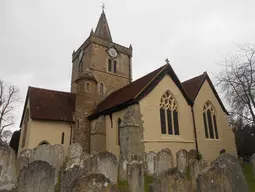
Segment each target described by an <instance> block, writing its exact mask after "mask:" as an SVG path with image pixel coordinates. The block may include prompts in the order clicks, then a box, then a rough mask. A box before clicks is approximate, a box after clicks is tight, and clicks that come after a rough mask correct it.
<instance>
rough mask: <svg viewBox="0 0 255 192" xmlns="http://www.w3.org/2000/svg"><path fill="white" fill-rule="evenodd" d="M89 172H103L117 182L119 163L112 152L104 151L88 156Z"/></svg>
mask: <svg viewBox="0 0 255 192" xmlns="http://www.w3.org/2000/svg"><path fill="white" fill-rule="evenodd" d="M90 168H91V172H97V173H102V174H104V175H105V176H106V177H107V178H109V179H110V180H111V181H112V182H115V183H117V180H118V169H119V163H118V161H117V158H116V156H115V155H114V154H112V153H110V152H108V151H104V152H99V153H97V154H95V155H93V156H91V157H90Z"/></svg>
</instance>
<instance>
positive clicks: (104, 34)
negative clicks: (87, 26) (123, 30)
mask: <svg viewBox="0 0 255 192" xmlns="http://www.w3.org/2000/svg"><path fill="white" fill-rule="evenodd" d="M95 35H96V36H97V37H99V38H101V39H104V40H106V41H110V42H112V36H111V32H110V28H109V26H108V22H107V19H106V16H105V13H104V10H103V12H102V14H101V16H100V19H99V21H98V23H97V28H96V31H95Z"/></svg>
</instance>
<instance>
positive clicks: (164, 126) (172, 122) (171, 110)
mask: <svg viewBox="0 0 255 192" xmlns="http://www.w3.org/2000/svg"><path fill="white" fill-rule="evenodd" d="M160 122H161V133H162V134H169V135H180V132H179V121H178V106H177V103H176V100H175V98H174V97H173V95H172V94H171V92H170V91H169V90H168V91H166V92H165V93H164V95H163V96H162V97H161V101H160Z"/></svg>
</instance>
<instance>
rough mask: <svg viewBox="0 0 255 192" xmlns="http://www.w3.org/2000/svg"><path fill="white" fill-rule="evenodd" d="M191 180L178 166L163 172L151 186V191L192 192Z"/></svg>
mask: <svg viewBox="0 0 255 192" xmlns="http://www.w3.org/2000/svg"><path fill="white" fill-rule="evenodd" d="M190 191H191V190H190V185H189V181H188V180H187V178H186V176H185V175H184V174H183V173H181V172H179V171H178V170H177V168H171V169H168V170H167V171H163V172H161V173H160V174H159V175H158V177H157V178H156V179H155V180H154V182H153V184H152V185H151V186H150V192H190Z"/></svg>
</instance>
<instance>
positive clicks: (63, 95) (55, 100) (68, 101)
mask: <svg viewBox="0 0 255 192" xmlns="http://www.w3.org/2000/svg"><path fill="white" fill-rule="evenodd" d="M28 99H29V102H30V117H31V118H32V119H40V120H53V121H67V122H73V114H74V112H75V94H73V93H68V92H61V91H53V90H48V89H41V88H35V87H29V88H28V93H27V99H26V104H27V100H28ZM26 104H25V107H26ZM25 107H24V111H25ZM24 111H23V115H22V119H23V116H24ZM21 122H22V120H21Z"/></svg>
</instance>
